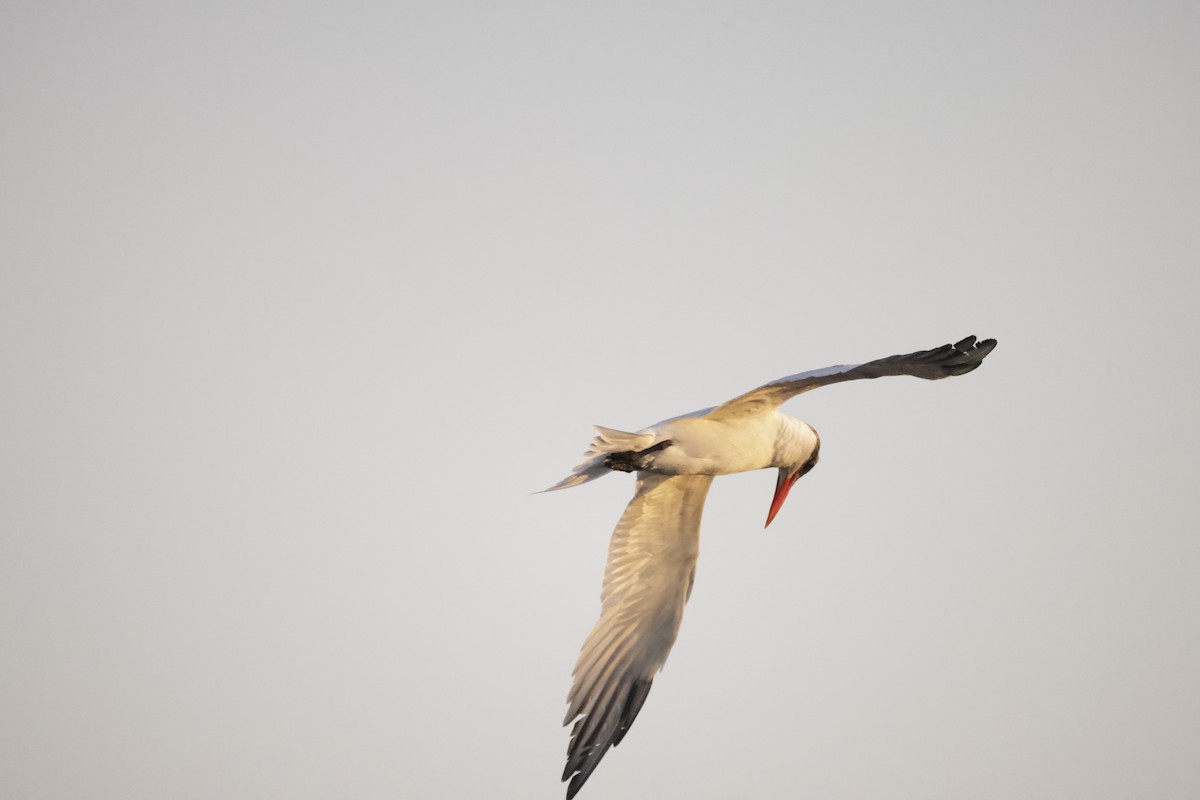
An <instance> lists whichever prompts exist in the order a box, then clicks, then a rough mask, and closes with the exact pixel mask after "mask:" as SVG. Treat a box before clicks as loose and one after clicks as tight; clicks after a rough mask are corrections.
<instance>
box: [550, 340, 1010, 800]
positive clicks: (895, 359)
mask: <svg viewBox="0 0 1200 800" xmlns="http://www.w3.org/2000/svg"><path fill="white" fill-rule="evenodd" d="M995 347H996V340H995V339H985V340H983V341H978V342H977V341H976V338H975V337H974V336H968V337H966V338H965V339H962V340H961V341H959V342H956V343H955V344H946V345H942V346H941V347H937V348H934V349H931V350H921V351H917V352H915V353H908V354H905V355H894V356H889V357H887V358H880V359H876V360H874V361H868V362H865V363H862V364H840V365H837V366H832V367H825V368H823V369H816V370H811V371H809V372H801V373H799V374H796V375H789V376H787V377H785V378H780V379H778V380H775V381H771V382H770V383H767V384H764V385H762V386H759V387H758V388H756V389H752V390H751V391H749V392H746V393H745V394H741V395H738V396H737V397H734V398H733V399H732V400H728V401H726V402H724V403H722V404H721V405H719V406H715V407H712V408H705V409H701V410H699V411H693V412H692V413H690V414H682V415H680V416H677V417H672V418H670V419H666V420H663V421H662V422H659V423H656V424H654V425H651V426H650V427H648V428H643V429H642V430H640V431H637V432H628V431H621V430H616V429H613V428H606V427H603V426H600V425H597V426H595V428H596V432H597V436H596V437H595V438H593V439H592V442H591V445H590V446H589V447H588V449H587V451H586V453H585V455H586V456H587V458H586V460H584V461H583V462H582V463H581V464H579V465H578V466H577V467H575V469H574V470H573V471H572V472H571V474H570V475H568V476H567V477H566V478H564V479H563V480H561V481H559V482H558V483H556V484H554V485H553V486H551V487H550V488H549V489H546V490H545V491H547V492H551V491H558V490H561V489H567V488H570V487H573V486H579V485H580V484H583V483H587V482H588V481H592V480H595V479H596V478H600V477H602V476H604V475H608V474H610V473H612V472H636V473H637V481H636V486H635V490H634V495H633V499H632V500H631V501H630V502H629V505H628V506H627V507H626V509H625V512H624V513H623V514H622V515H621V519H620V521H619V522H617V526H616V528H615V530H614V531H613V534H612V539H611V541H610V543H609V549H608V563H607V566H606V568H605V571H604V582H603V586H602V589H601V594H600V605H601V610H600V619H599V620H598V621H597V622H596V624H595V626H594V627H593V629H592V631H591V633H590V634H589V635H588V637H587V639H586V640H585V641H584V643H583V647H582V648H581V649H580V652H579V657H578V659H577V661H576V663H575V669H574V671H573V673H572V684H571V690H570V692H569V694H568V696H567V713H566V716H565V718H564V719H563V725H564V726H566V725H570V724H572V723H574V726H573V727H572V729H571V737H570V743H569V745H568V747H567V763H566V768H565V769H564V770H563V775H562V780H563V781H564V782H566V781H569V783H568V785H567V800H572V798H574V797H575V795H576V794H578V792H579V790H580V789H581V788H582V787H583V785H584V783H586V782H587V780H588V778H589V777H591V775H592V773H593V772H594V771H595V769H596V767H597V766H598V765H599V763H600V761H601V759H603V758H604V756H605V754H606V753H607V752H608V751H609V749H610V748H612V747H615V746H617V745H618V744H620V743H621V740H622V739H623V738H624V737H625V734H626V733H628V732H629V728H630V726H631V725H633V722H634V720H635V719H636V718H637V716H638V713H639V712H640V711H641V709H642V704H643V703H645V701H646V697H647V695H648V694H649V693H650V686H651V684H652V683H653V682H654V678H655V676H656V675H657V673H658V672H659V670H661V669H662V667H663V665H664V664H665V663H666V660H667V655H668V654H669V653H670V651H671V647H672V646H673V645H674V644H675V639H676V636H677V635H678V633H679V625H680V622H681V620H682V618H683V608H684V605H685V604H686V603H687V601H688V598H689V597H690V595H691V592H692V584H693V582H694V580H695V577H696V559H697V557H698V555H699V544H700V517H701V515H702V513H703V510H704V500H705V498H706V496H707V495H708V489H709V486H710V485H711V484H712V480H713V478H714V477H716V476H718V475H729V474H733V473H737V472H748V471H751V470H759V469H772V468H773V469H775V470H777V476H776V481H775V494H774V496H773V497H772V498H771V505H770V508H769V509H768V511H767V521H766V525H767V526H769V525H770V524H771V522H772V521H773V520H774V519H775V517H776V515H777V514H778V513H779V510H780V508H781V507H782V506H783V502H784V500H786V499H787V496H788V492H789V491H790V490H791V488H792V486H793V485H795V483H796V481H798V480H799V479H800V478H802V477H803V476H804V475H806V474H808V472H809V471H811V470H812V469H813V468H814V467H815V466H816V465H817V461H818V460H819V458H820V454H821V438H820V436H819V435H818V434H817V431H816V429H814V428H813V427H812V426H811V425H809V424H808V423H806V422H803V421H801V420H799V419H796V418H794V417H790V416H788V415H786V414H784V413H782V412H781V411H780V410H779V407H780V406H781V405H782V404H783V403H784V402H786V401H787V400H790V399H791V398H793V397H795V396H796V395H798V394H803V393H804V392H808V391H811V390H813V389H816V388H819V387H821V386H829V385H830V384H834V383H842V382H844V381H854V380H862V379H866V378H882V377H887V376H892V375H911V376H913V377H916V378H923V379H925V380H939V379H942V378H949V377H952V376H955V375H964V374H966V373H968V372H971V371H972V370H974V369H976V368H977V367H979V365H980V364H982V363H983V359H984V358H985V357H986V356H987V355H988V354H989V353H991V352H992V350H993V349H995ZM764 527H765V526H764Z"/></svg>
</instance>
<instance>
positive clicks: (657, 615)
mask: <svg viewBox="0 0 1200 800" xmlns="http://www.w3.org/2000/svg"><path fill="white" fill-rule="evenodd" d="M711 484H712V476H711V475H676V476H668V475H658V474H654V473H649V472H639V473H638V482H637V492H636V493H635V494H634V497H633V500H631V501H630V503H629V506H628V507H627V508H626V509H625V513H624V514H623V515H621V521H620V522H618V523H617V528H616V530H614V531H613V535H612V541H611V543H610V544H609V547H608V567H607V568H606V569H605V571H604V588H603V590H602V591H601V594H600V602H601V610H600V620H599V621H598V622H597V623H596V627H594V628H593V629H592V632H591V634H590V635H589V636H588V638H587V641H585V642H584V643H583V648H582V650H580V653H579V660H578V661H576V663H575V672H574V681H573V683H572V685H571V692H570V694H569V695H568V696H567V702H568V704H569V708H568V709H567V716H566V719H564V720H563V724H564V725H567V724H570V723H571V722H572V721H574V722H575V727H574V728H572V729H571V743H570V745H569V746H568V748H567V767H566V769H565V770H564V771H563V778H562V779H563V780H564V781H565V780H570V781H571V783H570V784H569V785H568V787H567V800H571V798H573V797H574V796H575V794H576V793H577V792H578V791H579V789H580V787H582V786H583V784H584V782H585V781H587V779H588V776H590V775H591V774H592V772H593V770H595V769H596V765H597V764H599V763H600V759H602V758H604V754H605V753H607V752H608V749H609V748H610V747H614V746H616V745H617V744H619V743H620V741H621V739H622V738H623V737H624V736H625V733H626V731H628V730H629V726H630V725H632V724H633V720H634V719H635V718H636V717H637V715H638V712H639V711H640V710H641V708H642V703H643V702H645V700H646V695H647V694H648V693H649V692H650V684H651V682H652V681H653V680H654V676H655V674H656V673H657V672H658V671H659V670H660V669H662V666H663V663H664V662H666V660H667V654H668V653H670V652H671V646H672V645H673V644H675V636H676V634H678V633H679V623H680V620H681V619H682V618H683V606H684V604H685V603H686V602H687V599H688V595H690V594H691V591H692V580H693V579H694V577H695V574H696V573H695V570H696V557H697V556H698V555H699V553H700V515H701V513H702V512H703V510H704V499H705V497H706V496H707V494H708V487H709V485H711Z"/></svg>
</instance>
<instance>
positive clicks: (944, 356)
mask: <svg viewBox="0 0 1200 800" xmlns="http://www.w3.org/2000/svg"><path fill="white" fill-rule="evenodd" d="M995 347H996V340H995V339H985V340H983V341H982V342H979V343H976V342H975V337H974V336H968V337H967V338H965V339H963V340H962V341H960V342H956V343H955V344H945V345H942V346H941V347H935V348H934V349H932V350H919V351H917V352H915V353H906V354H904V355H896V356H888V357H887V358H880V359H876V360H875V361H868V362H866V363H865V364H839V365H838V366H835V367H825V368H823V369H814V370H811V371H809V372H801V373H799V374H797V375H789V376H787V377H786V378H780V379H779V380H776V381H771V382H770V383H768V384H765V385H763V386H760V387H758V388H757V389H752V390H751V391H749V392H746V393H745V394H742V395H738V396H737V397H735V398H733V399H732V400H730V401H728V402H726V403H722V404H721V405H719V406H717V407H716V408H714V409H713V410H712V411H710V412H708V414H707V415H706V416H707V418H708V419H715V420H720V419H729V418H731V417H739V416H743V415H746V414H757V413H761V412H763V411H766V410H768V409H770V408H775V407H777V406H779V405H781V404H783V403H784V402H786V401H788V400H790V399H791V398H793V397H795V396H796V395H798V394H802V393H803V392H807V391H811V390H813V389H816V388H818V387H820V386H828V385H829V384H832V383H841V382H842V381H856V380H861V379H864V378H883V377H888V376H891V375H911V376H913V377H915V378H924V379H925V380H931V381H932V380H939V379H941V378H949V377H951V376H953V375H965V374H966V373H968V372H970V371H971V370H973V369H975V368H977V367H978V366H979V365H980V364H982V363H983V359H984V358H985V357H986V356H987V354H988V353H990V352H992V350H994V349H995Z"/></svg>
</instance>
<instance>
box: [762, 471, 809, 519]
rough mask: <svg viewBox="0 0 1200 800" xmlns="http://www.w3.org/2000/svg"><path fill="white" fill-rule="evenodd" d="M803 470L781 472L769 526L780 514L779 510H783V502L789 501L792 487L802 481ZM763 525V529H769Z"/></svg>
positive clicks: (769, 517)
mask: <svg viewBox="0 0 1200 800" xmlns="http://www.w3.org/2000/svg"><path fill="white" fill-rule="evenodd" d="M801 474H802V470H796V471H795V472H791V471H789V470H786V469H781V470H779V478H778V479H777V480H776V481H775V496H774V497H772V498H771V510H770V511H768V512H767V525H770V524H771V520H773V519H775V515H776V514H778V513H779V509H781V508H783V501H784V500H786V499H787V496H788V492H790V491H791V490H792V486H793V485H794V484H795V483H796V481H798V480H799V479H800V475H801ZM767 525H763V527H764V528H765V527H767Z"/></svg>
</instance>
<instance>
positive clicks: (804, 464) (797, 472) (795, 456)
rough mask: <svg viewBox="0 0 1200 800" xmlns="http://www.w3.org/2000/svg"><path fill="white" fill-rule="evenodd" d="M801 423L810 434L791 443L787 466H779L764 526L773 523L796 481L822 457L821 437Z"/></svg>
mask: <svg viewBox="0 0 1200 800" xmlns="http://www.w3.org/2000/svg"><path fill="white" fill-rule="evenodd" d="M800 424H801V425H803V426H804V428H805V429H807V430H806V431H805V433H806V434H808V435H805V436H800V437H797V438H796V439H795V440H794V441H793V442H792V443H791V445H792V446H791V447H789V448H788V449H789V450H790V451H791V453H790V454H789V455H790V460H789V461H788V463H787V464H786V465H785V466H781V467H779V478H778V479H776V481H775V496H774V497H772V498H771V510H770V511H768V512H767V524H766V525H764V526H763V527H764V528H765V527H767V525H770V524H771V520H773V519H775V515H776V514H778V513H779V509H781V508H783V501H784V500H786V499H787V496H788V492H790V491H791V490H792V486H793V485H795V483H796V481H798V480H800V479H801V478H803V477H804V476H805V475H807V474H808V473H809V472H810V471H811V470H812V468H813V467H815V466H816V465H817V462H818V461H819V460H820V459H821V437H820V436H818V435H817V432H816V431H815V430H813V428H812V427H811V426H809V425H807V424H805V423H800Z"/></svg>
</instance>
